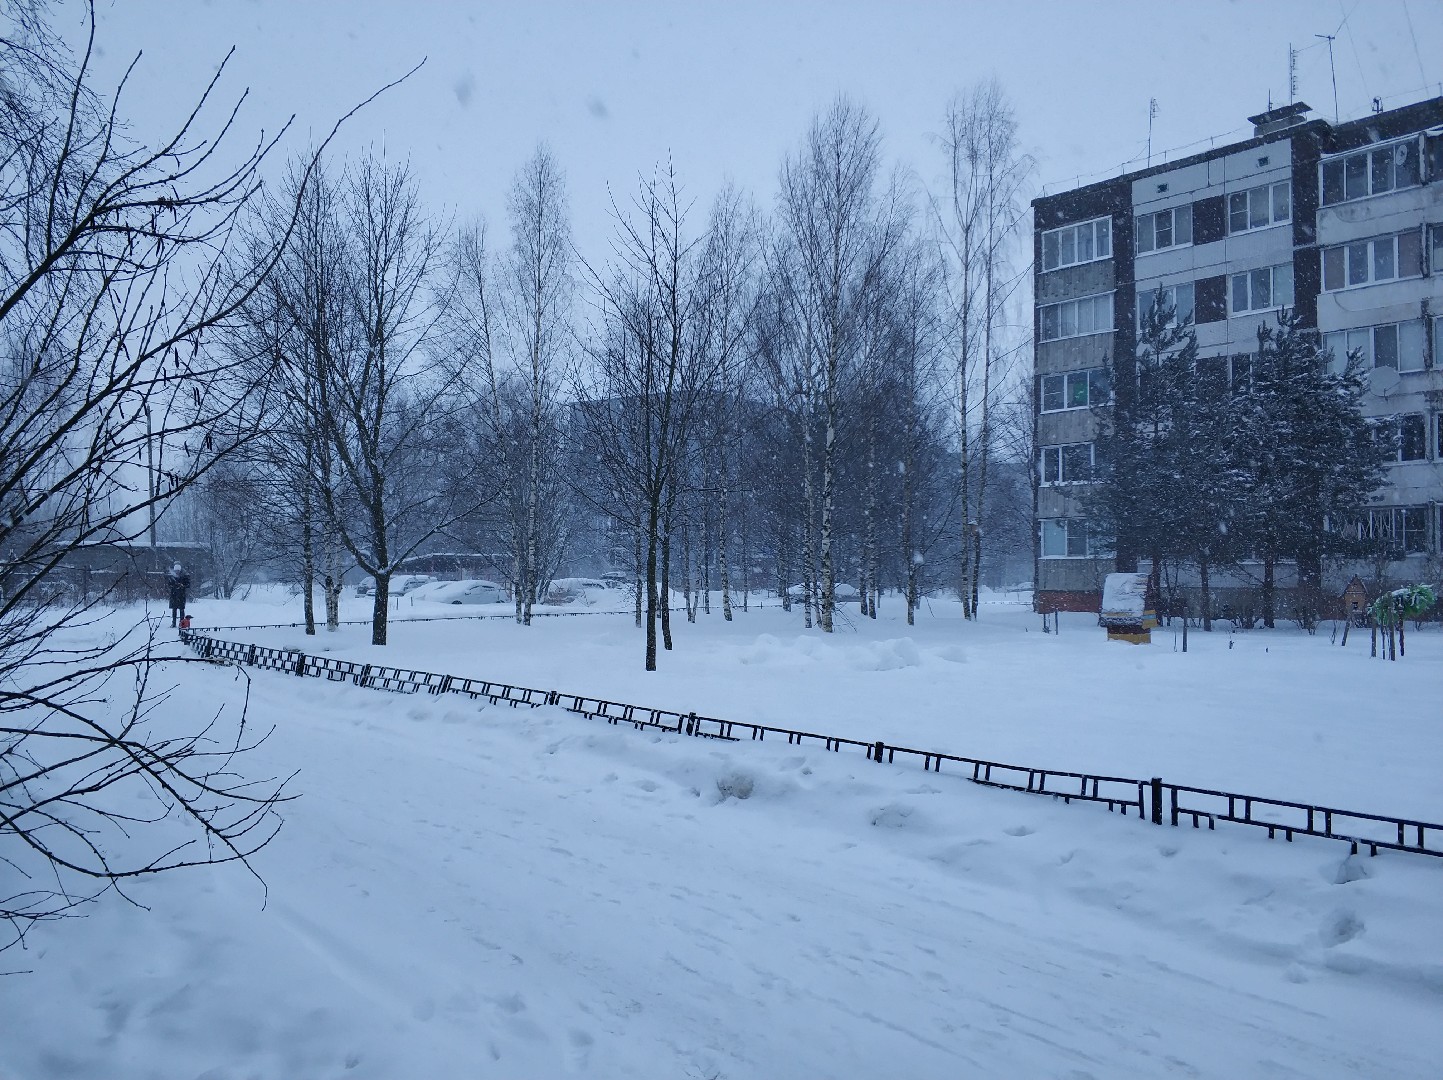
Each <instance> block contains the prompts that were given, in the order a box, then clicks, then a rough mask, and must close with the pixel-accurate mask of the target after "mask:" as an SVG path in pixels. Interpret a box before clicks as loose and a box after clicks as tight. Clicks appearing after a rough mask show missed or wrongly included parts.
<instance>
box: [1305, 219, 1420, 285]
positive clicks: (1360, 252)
mask: <svg viewBox="0 0 1443 1080" xmlns="http://www.w3.org/2000/svg"><path fill="white" fill-rule="evenodd" d="M1422 273H1423V240H1422V237H1421V236H1420V235H1419V233H1418V232H1417V231H1416V230H1414V231H1409V232H1405V233H1398V234H1397V235H1396V236H1380V237H1378V238H1377V239H1374V240H1359V241H1357V242H1356V243H1352V244H1339V245H1338V246H1337V247H1330V248H1324V249H1323V289H1324V290H1325V291H1327V292H1334V291H1336V290H1338V289H1347V288H1351V287H1352V286H1354V285H1371V284H1373V283H1374V282H1377V281H1393V280H1395V279H1397V278H1409V277H1419V276H1420V275H1421V274H1422Z"/></svg>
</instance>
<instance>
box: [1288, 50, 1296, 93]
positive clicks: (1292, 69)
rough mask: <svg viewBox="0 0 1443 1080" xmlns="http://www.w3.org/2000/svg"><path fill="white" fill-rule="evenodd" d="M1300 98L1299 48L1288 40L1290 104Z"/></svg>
mask: <svg viewBox="0 0 1443 1080" xmlns="http://www.w3.org/2000/svg"><path fill="white" fill-rule="evenodd" d="M1297 100H1298V50H1297V49H1295V48H1293V43H1292V42H1291V41H1290V42H1288V104H1289V105H1291V104H1293V103H1294V102H1295V101H1297Z"/></svg>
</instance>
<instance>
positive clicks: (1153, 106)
mask: <svg viewBox="0 0 1443 1080" xmlns="http://www.w3.org/2000/svg"><path fill="white" fill-rule="evenodd" d="M1156 117H1157V98H1149V99H1148V102H1147V166H1148V168H1152V122H1153V120H1154V119H1155V118H1156Z"/></svg>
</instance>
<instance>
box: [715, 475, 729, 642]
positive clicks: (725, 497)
mask: <svg viewBox="0 0 1443 1080" xmlns="http://www.w3.org/2000/svg"><path fill="white" fill-rule="evenodd" d="M717 484H718V487H719V488H720V491H719V493H718V499H717V518H718V521H717V537H716V539H717V547H716V557H717V584H718V585H720V586H721V602H722V621H723V622H731V621H732V577H731V560H729V559H728V558H727V549H728V548H729V547H731V543H730V540H731V536H730V535H729V533H728V530H729V529H730V527H731V522H730V521H729V520H728V514H727V504H728V502H729V501H730V500H731V489H730V485H729V484H728V483H727V459H726V453H725V452H722V453H721V456H720V458H719V459H718V464H717Z"/></svg>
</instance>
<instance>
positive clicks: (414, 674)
mask: <svg viewBox="0 0 1443 1080" xmlns="http://www.w3.org/2000/svg"><path fill="white" fill-rule="evenodd" d="M180 636H181V640H182V641H183V642H184V643H185V644H187V645H189V646H190V648H191V649H192V650H193V651H194V652H195V653H196V655H197V656H199V657H201V658H202V659H206V660H213V661H217V662H222V663H236V664H245V665H247V666H249V667H257V668H264V669H268V670H271V671H279V672H283V673H286V674H291V675H299V676H302V677H306V676H309V677H311V678H324V679H327V680H329V681H331V682H349V683H353V684H354V685H356V686H363V687H368V688H371V689H376V690H388V691H391V692H392V693H400V694H418V693H422V692H425V693H428V694H462V695H464V696H466V697H469V698H472V699H475V700H481V699H485V700H487V701H489V702H491V703H492V704H493V705H510V706H511V707H512V708H518V707H520V706H523V705H525V706H528V707H530V708H536V707H539V706H542V705H554V706H556V707H558V708H562V709H565V710H566V711H567V712H573V713H577V714H579V715H581V716H586V717H591V718H597V719H602V720H605V721H607V723H609V724H616V725H621V724H630V725H631V726H632V727H634V728H636V729H637V730H644V729H646V728H652V729H654V730H658V731H668V732H672V733H675V734H678V735H687V736H692V737H695V738H703V739H718V740H722V741H726V742H741V741H746V740H750V741H753V742H764V741H766V740H767V739H768V738H770V739H772V740H774V741H776V740H782V739H785V740H786V742H787V743H788V744H789V745H794V746H813V747H820V748H821V749H823V750H829V751H832V752H839V751H841V750H842V749H844V748H846V749H849V750H860V751H862V752H863V753H865V754H866V756H867V758H868V760H870V761H876V762H879V763H887V764H892V763H896V762H899V761H901V762H907V763H911V764H920V765H921V766H922V768H923V769H924V770H925V771H928V772H937V773H940V772H942V771H943V768H944V765H945V767H946V771H947V772H948V773H949V774H951V775H954V776H958V777H960V778H962V779H965V780H970V781H972V782H973V783H975V784H983V785H985V786H987V787H994V788H1003V789H1006V790H1008V791H1021V792H1026V793H1028V794H1031V795H1050V796H1052V797H1053V798H1054V799H1061V800H1062V801H1063V802H1065V803H1072V802H1084V803H1099V804H1102V805H1104V806H1106V807H1107V809H1108V810H1109V811H1111V812H1114V813H1120V814H1123V815H1124V816H1125V815H1127V814H1129V813H1133V812H1136V814H1137V816H1138V817H1139V818H1146V819H1147V820H1150V821H1151V822H1152V823H1153V824H1154V825H1163V824H1169V825H1173V826H1179V825H1183V824H1188V823H1190V824H1191V825H1192V827H1193V828H1195V829H1197V828H1201V827H1202V826H1203V824H1204V823H1206V824H1207V827H1208V828H1209V829H1215V828H1217V824H1218V822H1220V821H1221V822H1226V823H1228V824H1233V825H1251V826H1253V827H1255V828H1258V829H1265V830H1267V834H1268V837H1269V839H1274V838H1276V837H1278V836H1279V835H1281V836H1282V837H1283V838H1284V839H1286V840H1288V841H1292V839H1293V838H1294V837H1295V836H1316V837H1320V838H1323V839H1327V840H1339V841H1342V842H1343V843H1346V844H1349V845H1350V846H1351V849H1352V852H1353V854H1357V853H1358V852H1359V851H1360V850H1361V849H1363V848H1366V849H1367V850H1368V853H1369V854H1370V855H1376V854H1378V851H1379V849H1380V848H1386V849H1390V850H1394V851H1407V852H1412V853H1414V854H1417V855H1433V856H1436V857H1443V824H1437V823H1433V822H1427V821H1416V820H1414V819H1412V818H1399V817H1390V816H1388V815H1385V814H1370V813H1363V812H1360V811H1354V810H1340V809H1337V808H1336V807H1328V806H1316V805H1312V804H1309V803H1300V802H1293V801H1291V800H1288V799H1269V798H1264V797H1262V796H1258V795H1240V794H1238V793H1237V792H1231V791H1215V790H1213V789H1211V788H1200V787H1191V786H1189V785H1187V784H1173V783H1168V782H1165V781H1164V780H1162V779H1161V778H1160V777H1152V778H1150V779H1146V780H1140V779H1137V778H1135V777H1127V776H1103V775H1099V774H1094V773H1079V772H1066V771H1063V770H1058V769H1039V768H1034V767H1031V766H1027V765H1009V764H1006V763H1004V762H1000V761H987V760H984V759H982V758H973V757H966V756H963V755H960V754H944V753H941V752H939V751H936V750H917V749H914V748H912V747H908V746H896V745H892V744H888V743H886V742H884V741H882V740H877V741H876V742H867V741H864V740H860V739H848V738H842V737H840V736H836V735H823V734H819V733H817V732H813V731H798V730H794V729H791V728H779V727H772V726H770V725H767V724H755V723H749V722H747V721H740V720H723V719H720V718H718V717H714V716H699V715H698V714H696V713H695V712H685V713H683V712H676V711H674V710H671V709H654V708H650V707H647V706H643V705H630V704H627V703H625V702H619V701H611V700H608V699H606V698H599V697H590V696H586V695H582V694H569V693H563V692H561V691H557V690H538V689H535V688H532V687H526V686H516V685H514V684H512V683H503V682H494V681H492V680H489V679H466V678H462V677H460V676H456V675H438V674H435V673H433V672H427V671H413V670H410V669H407V668H395V667H389V666H387V665H384V664H361V663H354V662H352V661H348V660H336V659H334V658H332V657H329V656H314V655H307V654H305V653H303V652H301V651H299V650H296V649H280V648H271V647H267V646H264V645H254V644H248V643H244V642H235V641H222V640H220V639H219V638H213V637H209V636H207V635H204V634H201V633H200V632H198V631H196V630H185V631H182V632H181V635H180Z"/></svg>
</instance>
